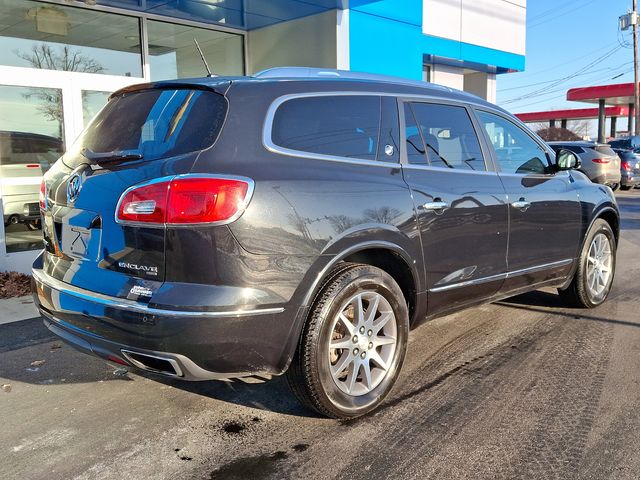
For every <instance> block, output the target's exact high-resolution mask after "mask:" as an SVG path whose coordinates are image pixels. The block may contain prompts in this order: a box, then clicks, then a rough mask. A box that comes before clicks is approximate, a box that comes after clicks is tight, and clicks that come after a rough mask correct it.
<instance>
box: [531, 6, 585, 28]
mask: <svg viewBox="0 0 640 480" xmlns="http://www.w3.org/2000/svg"><path fill="white" fill-rule="evenodd" d="M595 1H596V0H590V1H588V2H583V3H580V5H578V6H577V7H574V8H571V9H570V10H566V11H564V12H562V13H558V11H559V10H561V9H562V7H561V8H560V9H556V11H554V12H552V13H551V14H552V15H553V17H552V18H548V19H545V20H542V21H538V22H532V24H530V25H528V28H529V29H532V28H536V27H539V26H540V25H544V24H545V23H549V22H550V21H552V20H555V19H557V18H560V17H564V16H565V15H568V14H570V13H573V12H575V11H576V10H579V9H581V8H584V7H586V6H587V5H590V4H592V3H594V2H595ZM566 6H568V5H565V7H566Z"/></svg>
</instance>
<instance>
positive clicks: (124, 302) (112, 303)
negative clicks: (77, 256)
mask: <svg viewBox="0 0 640 480" xmlns="http://www.w3.org/2000/svg"><path fill="white" fill-rule="evenodd" d="M32 273H33V278H34V280H35V281H36V283H41V284H43V285H45V286H47V287H49V288H51V289H53V290H56V291H59V292H62V293H65V294H67V295H72V296H74V297H76V298H80V299H82V300H87V301H89V302H93V303H99V304H101V305H105V306H108V307H112V308H120V309H123V310H129V311H134V312H139V313H143V314H145V315H158V316H164V317H211V318H220V317H240V316H249V315H269V314H275V313H282V312H284V308H282V307H278V308H257V309H252V310H227V311H216V312H203V311H185V310H166V309H162V308H153V307H149V306H147V305H145V304H143V303H139V302H136V301H135V300H129V299H126V298H116V297H111V296H109V295H104V294H102V293H97V292H92V291H90V290H85V289H83V288H80V287H76V286H74V285H69V284H67V283H64V282H61V281H60V280H57V279H55V278H53V277H50V276H49V275H47V274H45V273H43V272H41V271H39V270H35V269H34V270H32Z"/></svg>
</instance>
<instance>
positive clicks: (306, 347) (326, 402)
mask: <svg viewBox="0 0 640 480" xmlns="http://www.w3.org/2000/svg"><path fill="white" fill-rule="evenodd" d="M360 294H364V295H365V296H367V295H372V296H373V298H375V297H376V296H377V297H383V299H384V300H386V302H388V303H387V304H385V305H388V306H390V307H391V310H392V312H393V315H394V316H395V324H396V332H395V350H394V351H393V353H392V354H389V353H388V350H386V352H387V355H391V356H390V358H389V364H388V368H387V370H386V372H385V371H382V372H381V371H378V372H377V375H378V376H377V378H378V381H379V383H378V384H377V386H375V387H374V385H375V382H371V383H370V384H369V386H371V387H373V388H372V389H371V390H370V391H368V392H366V393H359V394H357V395H350V394H349V393H347V392H345V391H343V390H342V389H341V388H340V387H339V386H338V384H339V383H340V380H339V379H338V380H334V377H333V375H332V372H331V367H332V366H335V364H332V363H331V362H332V357H331V354H332V353H335V355H336V356H339V359H336V360H335V363H336V364H337V363H338V362H340V360H342V355H345V354H348V355H351V353H353V351H354V350H352V349H351V346H350V347H348V348H346V349H343V350H342V349H338V350H336V349H333V350H330V346H329V342H330V341H331V340H332V338H333V339H334V340H335V334H336V330H335V328H337V326H338V323H335V322H336V320H335V319H336V318H338V315H339V314H340V313H343V311H344V308H345V306H346V305H347V304H348V302H349V300H350V299H352V298H354V297H357V296H358V295H360ZM383 299H380V300H379V301H380V302H381V303H384V300H383ZM364 301H366V300H364ZM364 301H363V303H362V305H363V308H364ZM368 305H369V306H370V305H371V304H368ZM369 306H367V309H368V308H369ZM347 308H348V307H347ZM374 312H375V314H376V315H377V314H378V312H377V310H376V309H374ZM368 313H369V311H365V312H364V315H363V317H364V316H366V314H368ZM384 314H385V315H386V313H384ZM381 315H382V313H381V314H380V316H378V317H377V318H378V319H381ZM353 323H354V324H355V323H356V322H353ZM356 328H357V325H356ZM358 332H360V330H358ZM383 333H384V332H383ZM367 334H368V335H369V336H370V335H371V334H369V332H365V333H363V334H362V337H364V336H365V335H367ZM377 335H378V334H377V333H374V334H373V337H370V338H369V339H373V338H374V337H375V338H379V337H378V336H377ZM408 335H409V312H408V308H407V303H406V300H405V298H404V295H403V293H402V290H401V289H400V287H399V286H398V284H397V283H396V282H395V280H394V279H393V278H392V277H391V276H390V275H389V274H387V273H386V272H385V271H383V270H381V269H379V268H376V267H372V266H369V265H360V264H342V265H339V266H338V267H337V268H336V269H334V270H333V271H332V272H331V273H330V274H329V275H328V276H327V280H326V281H325V283H324V285H323V286H322V288H321V289H320V292H319V293H318V295H317V296H316V298H315V300H314V302H313V305H312V306H311V309H310V311H309V316H308V318H307V322H306V324H305V326H304V329H303V331H302V334H301V337H300V342H299V345H298V348H297V350H296V353H295V356H294V358H293V361H292V364H291V366H290V367H289V370H288V371H287V375H286V376H287V381H288V383H289V386H290V387H291V390H292V391H293V393H294V394H295V395H296V397H297V398H298V399H299V400H300V402H301V403H302V404H303V405H305V406H307V407H309V408H311V409H313V410H315V411H317V412H318V413H320V414H322V415H324V416H327V417H331V418H340V419H349V418H355V417H359V416H361V415H364V414H366V413H368V412H370V411H372V410H374V409H375V408H376V407H378V405H380V403H381V402H382V401H383V400H384V398H385V397H386V396H387V395H388V394H389V392H390V391H391V388H392V387H393V384H394V383H395V380H396V378H397V377H398V374H399V373H400V369H401V367H402V363H403V361H404V357H405V353H406V349H407V339H408ZM355 337H357V335H355ZM347 338H349V339H350V340H353V339H352V337H351V336H350V334H349V333H345V334H344V337H339V339H338V341H339V340H343V341H344V339H347ZM369 339H367V340H366V341H367V342H368V341H369ZM360 341H361V342H362V338H361V339H360ZM371 345H372V343H370V344H369V345H368V347H362V348H363V350H362V352H360V355H370V352H371V354H373V353H372V352H373V351H378V348H379V349H380V354H381V355H382V353H383V350H382V349H383V348H384V347H371ZM352 346H353V347H354V349H355V350H357V348H355V347H357V346H358V345H356V344H354V345H352ZM369 349H371V350H369ZM355 357H357V355H356V356H355ZM355 357H352V358H355ZM365 361H366V362H375V360H369V357H367V359H366V360H365ZM359 362H360V360H358V359H357V358H355V361H354V362H353V365H359ZM349 365H351V364H350V363H349ZM368 365H369V366H371V365H373V367H372V368H373V369H375V368H377V367H376V366H375V365H376V364H375V363H368ZM349 368H352V367H351V366H349V367H347V369H349ZM345 371H346V370H345ZM361 371H362V372H363V375H364V370H360V367H359V366H358V367H357V372H358V373H357V375H356V377H357V378H359V377H358V375H359V374H360V372H361ZM373 371H374V370H371V372H373ZM369 377H370V378H372V373H370V374H369ZM345 383H347V382H345ZM356 386H357V387H358V388H360V389H362V390H367V385H366V383H365V379H364V378H363V379H362V382H361V383H360V384H358V383H357V381H356Z"/></svg>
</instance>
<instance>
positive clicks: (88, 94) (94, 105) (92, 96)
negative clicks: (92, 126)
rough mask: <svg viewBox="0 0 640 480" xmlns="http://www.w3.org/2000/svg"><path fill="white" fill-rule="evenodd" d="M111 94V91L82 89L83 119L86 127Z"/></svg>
mask: <svg viewBox="0 0 640 480" xmlns="http://www.w3.org/2000/svg"><path fill="white" fill-rule="evenodd" d="M109 95H111V94H110V93H109V92H98V91H96V90H83V91H82V121H83V124H84V126H85V127H86V126H87V125H88V124H89V122H90V121H91V119H92V118H93V117H95V116H96V114H97V113H98V112H99V111H100V110H101V109H102V107H104V106H105V105H106V104H107V101H109Z"/></svg>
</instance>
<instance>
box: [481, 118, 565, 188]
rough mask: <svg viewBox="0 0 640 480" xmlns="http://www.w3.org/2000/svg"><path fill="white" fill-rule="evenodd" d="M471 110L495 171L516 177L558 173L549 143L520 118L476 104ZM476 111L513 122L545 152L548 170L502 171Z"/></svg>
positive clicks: (546, 175)
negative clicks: (534, 134)
mask: <svg viewBox="0 0 640 480" xmlns="http://www.w3.org/2000/svg"><path fill="white" fill-rule="evenodd" d="M472 110H473V114H474V117H475V118H476V121H477V123H478V125H479V126H480V127H481V135H482V137H483V138H484V141H485V143H486V144H487V148H488V149H489V151H490V152H491V157H492V159H493V164H494V166H495V169H496V172H498V173H499V174H500V175H509V176H517V177H538V178H549V177H553V176H556V175H557V174H558V173H560V172H561V171H558V170H557V169H555V167H554V166H555V152H554V151H553V148H551V147H550V146H549V145H547V144H546V143H545V142H544V141H542V139H539V138H536V137H535V136H533V135H532V134H531V133H532V132H531V131H530V130H529V128H528V127H527V126H526V125H525V124H524V123H523V122H521V121H520V120H518V118H517V117H514V118H512V117H510V116H509V115H507V114H504V113H503V112H500V111H498V110H494V109H491V108H487V107H484V106H483V107H478V106H474V107H473V108H472ZM478 112H483V113H488V114H490V115H494V116H496V117H500V118H502V119H503V120H505V121H506V122H509V123H511V124H513V125H514V126H515V127H516V128H519V129H520V130H522V132H523V133H524V134H525V135H526V136H527V137H529V138H530V139H531V141H532V142H534V143H535V144H536V145H538V147H540V149H541V150H542V151H543V152H544V153H545V156H546V158H547V163H548V164H549V172H548V173H535V172H526V173H515V172H514V173H511V172H504V171H502V167H501V165H500V161H499V159H498V154H497V153H496V150H495V147H494V146H493V142H492V141H491V138H489V132H487V130H486V129H485V127H484V125H483V124H482V121H481V120H480V117H479V116H478ZM563 172H564V173H565V174H567V175H568V171H566V170H563Z"/></svg>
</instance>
